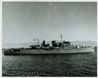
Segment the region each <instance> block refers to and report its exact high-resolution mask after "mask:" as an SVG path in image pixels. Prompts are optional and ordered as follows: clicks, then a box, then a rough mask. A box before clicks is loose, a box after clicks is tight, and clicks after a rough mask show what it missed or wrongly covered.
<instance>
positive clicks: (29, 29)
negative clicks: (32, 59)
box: [2, 2, 97, 43]
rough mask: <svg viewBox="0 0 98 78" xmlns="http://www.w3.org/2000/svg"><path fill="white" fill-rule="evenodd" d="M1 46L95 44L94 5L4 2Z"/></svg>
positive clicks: (95, 6)
mask: <svg viewBox="0 0 98 78" xmlns="http://www.w3.org/2000/svg"><path fill="white" fill-rule="evenodd" d="M2 28H3V43H19V42H25V41H32V40H33V39H34V38H38V37H39V39H40V40H44V39H45V40H59V39H60V33H62V35H63V39H64V40H69V41H70V40H71V41H73V40H74V41H75V40H90V41H96V40H97V3H94V2H93V3H92V2H90V3H82V2H78V3H77V2H69V3H68V2H60V3H59V2H56V3H55V2H54V3H49V2H3V27H2Z"/></svg>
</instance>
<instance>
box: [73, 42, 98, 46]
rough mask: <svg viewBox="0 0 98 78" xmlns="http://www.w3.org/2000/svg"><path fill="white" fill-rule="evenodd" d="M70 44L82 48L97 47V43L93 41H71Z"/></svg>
mask: <svg viewBox="0 0 98 78" xmlns="http://www.w3.org/2000/svg"><path fill="white" fill-rule="evenodd" d="M71 44H73V45H83V46H97V42H94V41H71Z"/></svg>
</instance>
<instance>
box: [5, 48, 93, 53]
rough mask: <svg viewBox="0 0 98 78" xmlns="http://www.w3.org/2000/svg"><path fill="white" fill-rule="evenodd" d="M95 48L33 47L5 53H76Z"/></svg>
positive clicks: (88, 51)
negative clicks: (34, 48) (47, 48)
mask: <svg viewBox="0 0 98 78" xmlns="http://www.w3.org/2000/svg"><path fill="white" fill-rule="evenodd" d="M92 52H94V48H92V47H89V48H70V49H54V50H43V49H38V50H33V49H21V50H19V51H13V52H11V51H9V52H7V51H6V52H4V55H35V54H36V55H38V54H72V53H74V54H76V53H92Z"/></svg>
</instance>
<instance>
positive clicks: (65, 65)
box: [2, 53, 97, 77]
mask: <svg viewBox="0 0 98 78" xmlns="http://www.w3.org/2000/svg"><path fill="white" fill-rule="evenodd" d="M2 75H3V76H21V77H22V76H87V77H88V76H95V77H96V76H97V54H96V53H87V54H64V55H31V56H30V55H24V56H4V55H3V56H2Z"/></svg>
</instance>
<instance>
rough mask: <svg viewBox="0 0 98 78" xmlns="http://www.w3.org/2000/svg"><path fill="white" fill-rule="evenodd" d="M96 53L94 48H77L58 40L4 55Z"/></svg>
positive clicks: (43, 42)
mask: <svg viewBox="0 0 98 78" xmlns="http://www.w3.org/2000/svg"><path fill="white" fill-rule="evenodd" d="M91 52H94V47H92V46H75V45H73V44H71V42H70V41H65V40H64V41H63V40H62V35H61V41H60V42H58V41H56V40H53V41H51V42H50V43H47V42H46V41H45V40H43V41H42V42H41V44H39V39H38V44H37V45H30V46H29V48H17V49H15V48H11V49H7V50H5V51H4V55H34V54H68V53H71V54H72V53H91Z"/></svg>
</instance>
